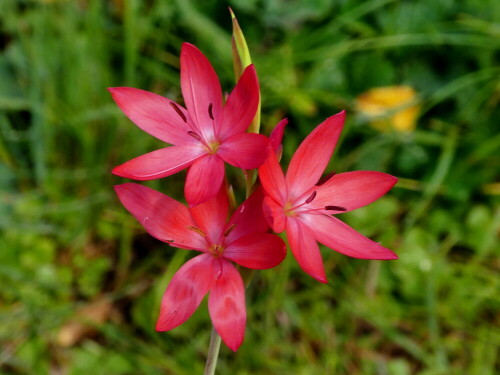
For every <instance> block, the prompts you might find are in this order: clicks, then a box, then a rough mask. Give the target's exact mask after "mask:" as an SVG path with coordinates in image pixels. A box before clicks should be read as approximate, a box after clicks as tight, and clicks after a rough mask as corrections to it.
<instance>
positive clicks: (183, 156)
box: [109, 43, 268, 205]
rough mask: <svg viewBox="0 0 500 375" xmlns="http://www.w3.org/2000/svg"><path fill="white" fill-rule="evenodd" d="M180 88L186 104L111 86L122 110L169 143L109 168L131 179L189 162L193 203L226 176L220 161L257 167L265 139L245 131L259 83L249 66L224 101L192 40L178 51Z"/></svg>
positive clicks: (164, 172) (187, 189)
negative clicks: (179, 52) (184, 106)
mask: <svg viewBox="0 0 500 375" xmlns="http://www.w3.org/2000/svg"><path fill="white" fill-rule="evenodd" d="M180 60H181V88H182V94H183V97H184V102H185V104H186V108H187V110H186V109H184V108H183V107H181V106H180V105H178V104H177V103H175V102H173V101H171V100H169V99H166V98H164V97H162V96H159V95H156V94H153V93H150V92H147V91H143V90H138V89H134V88H130V87H114V88H109V91H110V92H111V94H112V96H113V99H114V100H115V101H116V103H117V104H118V106H119V107H120V108H121V110H122V111H123V112H124V113H125V114H126V115H127V116H128V117H129V118H130V119H131V120H132V121H133V122H134V123H135V124H136V125H137V126H138V127H140V128H141V129H142V130H144V131H145V132H147V133H149V134H151V135H153V136H154V137H156V138H158V139H160V140H162V141H164V142H166V143H170V144H172V145H173V146H172V147H166V148H162V149H159V150H156V151H153V152H150V153H147V154H145V155H142V156H139V157H136V158H135V159H132V160H130V161H128V162H126V163H124V164H122V165H120V166H118V167H116V168H115V169H113V173H114V174H116V175H118V176H122V177H127V178H131V179H135V180H152V179H157V178H161V177H166V176H170V175H172V174H174V173H177V172H179V171H180V170H182V169H184V168H187V167H190V168H189V172H188V175H187V180H186V184H185V196H186V199H187V201H188V202H189V203H190V204H191V205H196V204H199V203H202V202H205V201H207V200H209V199H210V198H213V197H214V196H215V195H216V194H217V192H218V191H219V188H220V187H221V185H222V181H223V180H224V162H227V163H229V164H231V165H234V166H236V167H238V168H242V169H253V168H257V167H259V166H260V165H261V164H262V163H263V162H264V160H265V158H266V152H265V150H266V147H267V144H268V139H267V138H266V137H265V136H264V135H261V134H250V133H245V131H246V129H247V128H248V126H249V125H250V122H251V121H252V119H253V117H254V116H255V113H256V111H257V107H258V105H259V83H258V80H257V75H256V73H255V68H254V66H253V65H250V66H249V67H247V68H246V69H245V71H244V72H243V74H242V76H241V78H240V80H239V81H238V84H237V85H236V87H235V88H234V90H233V92H232V93H231V94H230V95H229V97H228V98H227V101H226V103H225V104H223V100H222V90H221V86H220V83H219V79H218V78H217V75H216V74H215V71H214V69H213V68H212V66H211V65H210V62H209V61H208V60H207V58H206V57H205V56H204V55H203V54H202V53H201V52H200V51H199V50H198V49H197V48H196V47H195V46H193V45H191V44H188V43H184V44H183V45H182V51H181V59H180Z"/></svg>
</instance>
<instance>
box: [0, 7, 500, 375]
mask: <svg viewBox="0 0 500 375" xmlns="http://www.w3.org/2000/svg"><path fill="white" fill-rule="evenodd" d="M229 5H230V6H231V7H232V8H233V10H234V11H235V13H236V15H237V17H238V19H239V23H240V25H241V26H242V29H243V31H244V32H245V36H246V39H247V41H248V44H249V47H250V49H251V53H252V58H253V60H254V62H255V64H256V67H257V70H258V73H259V77H260V81H261V86H262V109H263V129H264V131H265V132H266V133H267V132H269V131H270V129H271V128H272V127H273V126H274V124H275V123H276V122H277V121H278V120H279V119H280V118H281V117H282V116H284V115H286V116H287V117H288V118H289V120H290V125H289V126H288V129H287V134H286V135H285V148H284V161H287V160H289V158H290V156H291V154H292V153H293V151H294V149H295V147H296V145H297V144H298V143H299V142H300V141H301V140H302V139H303V137H305V135H306V134H307V133H308V132H309V131H310V130H311V129H312V128H313V127H314V126H315V125H316V124H319V123H320V122H321V121H322V120H323V119H324V118H325V117H327V116H329V115H331V114H334V113H336V112H338V111H339V110H341V109H342V108H346V109H347V110H348V111H349V115H348V123H347V126H346V129H345V131H344V135H343V139H342V142H341V144H339V146H338V148H337V151H336V155H335V158H334V159H333V161H332V164H331V168H332V169H335V170H337V171H346V170H355V169H373V170H379V171H385V172H388V173H391V174H393V175H396V176H398V177H400V183H399V184H398V186H397V187H396V188H395V189H394V190H393V191H392V192H391V193H390V194H389V195H388V196H386V197H384V198H383V199H381V200H379V201H378V202H376V203H374V204H372V205H370V206H368V207H366V208H363V209H360V210H359V211H356V212H353V213H349V214H344V215H342V218H343V219H345V220H346V222H348V223H349V224H351V225H352V226H354V227H355V228H356V229H358V230H359V231H360V232H362V233H364V234H366V235H368V236H370V237H371V238H373V239H375V240H377V241H382V242H383V243H384V245H386V246H388V247H390V248H393V249H395V251H396V252H397V253H398V254H399V256H400V260H398V261H394V262H386V263H381V262H375V261H372V262H370V261H362V260H354V259H348V258H347V257H344V256H341V255H339V254H336V253H333V252H331V251H329V250H326V249H325V250H324V252H323V255H324V258H325V267H326V269H327V275H329V284H327V285H322V284H319V283H317V282H315V281H313V280H312V279H311V278H308V277H307V276H306V275H305V274H303V273H302V272H301V271H300V270H299V269H298V266H297V265H296V263H295V261H294V260H293V258H292V257H291V256H288V257H287V259H286V261H285V262H284V263H283V264H282V265H281V266H280V267H279V268H278V269H277V270H275V271H273V272H258V273H256V275H255V278H254V280H253V282H252V285H251V286H250V288H249V289H248V293H247V305H248V315H249V316H248V325H247V333H246V339H245V343H244V345H243V346H242V347H241V349H240V350H239V351H238V352H237V353H236V354H233V353H232V352H230V351H229V350H228V349H227V348H223V349H222V352H221V359H220V363H219V368H218V373H220V374H239V375H245V374H304V375H305V374H368V375H369V374H383V375H385V374H388V375H407V374H422V375H437V374H446V375H448V374H473V375H475V374H477V375H488V374H491V375H493V374H495V373H498V372H499V371H500V364H499V363H500V361H499V353H498V347H499V346H500V328H499V326H500V320H499V316H500V315H499V311H500V300H499V297H498V296H499V292H500V288H499V286H500V281H499V278H498V271H499V269H500V259H499V247H500V246H499V243H500V241H499V233H500V207H499V205H498V202H499V195H500V185H498V183H499V182H500V134H499V129H500V128H499V126H498V118H499V114H500V113H499V106H498V103H499V100H500V82H499V80H498V77H499V73H500V66H499V56H500V51H499V47H500V3H499V2H498V1H497V0H462V1H453V0H420V1H411V0H406V1H405V0H367V1H360V0H336V1H329V0H314V1H306V0H293V1H285V0H268V1H258V0H251V1H250V0H232V1H231V0H230V1H229ZM230 30H231V21H230V16H229V13H228V11H227V4H226V3H225V2H222V1H215V0H207V1H203V2H202V1H198V2H197V1H194V0H190V1H188V0H175V1H174V0H172V1H149V0H148V1H140V0H114V1H98V0H80V1H70V0H67V1H65V0H52V1H50V0H38V1H35V0H2V1H1V2H0V230H1V232H2V233H1V236H0V249H1V251H0V285H1V286H2V287H1V289H0V322H1V324H0V373H1V374H16V375H17V374H30V375H31V374H37V375H44V374H61V373H62V374H70V375H79V374H89V373H92V374H95V375H99V374H198V373H201V372H202V369H203V366H204V358H205V353H206V349H207V346H208V338H209V331H210V321H209V318H208V313H207V310H206V305H204V304H202V306H201V307H200V309H199V310H198V311H197V312H196V313H195V315H194V316H193V317H192V318H191V319H190V320H189V321H188V322H187V323H186V324H184V325H183V326H181V327H179V328H176V329H175V330H173V331H172V332H169V333H156V332H154V330H153V327H154V321H155V319H156V314H157V310H158V306H159V301H160V298H161V295H162V293H163V291H164V289H165V287H166V285H167V284H168V281H169V280H170V278H171V277H172V275H173V273H174V272H175V271H176V270H177V269H178V268H179V266H180V265H181V264H182V263H183V262H184V261H185V260H186V259H187V257H189V256H190V254H189V253H188V252H185V251H181V250H177V251H176V250H174V249H173V248H169V247H168V246H166V245H165V244H162V243H159V242H158V241H155V240H153V239H151V238H149V237H148V236H147V235H145V234H144V231H143V229H142V228H140V227H139V225H138V224H137V223H136V222H135V221H134V219H133V218H132V217H131V216H130V215H129V214H128V213H127V212H126V211H125V210H124V209H123V208H122V207H121V206H120V205H119V204H118V202H117V200H116V199H115V198H114V195H113V191H112V185H113V184H115V183H120V182H121V181H122V180H120V179H119V178H115V177H113V176H111V175H110V172H109V171H110V169H111V168H112V166H115V165H117V164H119V163H121V162H124V161H126V160H128V159H130V158H132V157H133V156H136V155H140V154H142V153H145V152H147V151H150V150H153V149H155V147H158V146H159V143H158V141H156V140H154V139H153V138H152V137H150V136H148V135H147V134H144V133H142V132H141V131H140V130H139V129H138V128H136V127H134V126H133V125H132V124H131V123H130V121H128V120H127V119H126V118H125V116H124V115H123V114H122V113H121V112H120V111H119V110H118V108H117V107H116V106H115V104H114V103H113V102H112V100H111V98H110V96H109V94H108V93H107V91H106V87H109V86H134V87H138V88H142V89H145V90H150V91H153V92H156V93H158V94H162V95H166V96H168V97H169V98H171V99H176V100H181V98H180V89H179V71H178V55H179V50H180V46H181V43H182V42H183V41H188V42H191V43H194V44H196V45H197V46H198V47H199V48H200V49H201V50H202V51H204V53H205V54H206V55H207V57H208V58H209V59H210V60H211V61H212V62H213V64H214V67H215V69H216V70H217V72H218V73H219V74H220V77H221V80H222V84H223V87H224V88H225V89H226V90H230V89H231V87H232V86H233V85H234V82H233V81H232V77H233V74H232V71H231V68H232V64H231V48H230ZM400 84H405V85H408V86H411V87H414V88H415V89H416V90H417V91H418V93H419V95H420V96H419V101H420V104H421V105H422V107H423V112H422V114H421V117H420V119H419V122H418V127H417V130H416V131H414V132H412V133H405V134H399V133H378V132H377V131H376V130H374V129H372V128H371V127H369V126H368V125H367V119H366V118H364V117H363V116H362V115H360V114H357V113H356V111H355V106H354V99H355V98H356V96H357V95H359V94H361V93H362V92H363V91H365V90H367V89H370V88H373V87H377V86H390V85H400ZM182 182H183V176H182V174H180V175H178V176H174V177H171V178H168V179H164V180H162V181H156V182H151V183H149V185H151V186H153V187H156V188H161V189H162V190H163V191H166V192H169V193H170V194H172V195H174V196H177V197H180V196H181V188H180V187H181V186H182ZM494 183H496V185H495V184H494ZM95 300H106V301H110V303H109V306H111V307H110V308H109V310H110V311H106V314H105V316H106V317H105V318H102V319H101V320H100V321H99V324H97V326H96V327H94V328H95V329H94V330H93V331H94V332H90V331H89V332H86V333H85V334H81V335H80V336H81V337H76V338H75V337H73V338H74V339H75V342H74V343H72V344H66V345H62V343H61V330H62V329H63V328H64V327H65V326H66V325H67V322H68V321H69V320H75V319H76V320H78V319H80V320H82V319H83V320H85V317H83V318H82V317H81V316H80V317H78V313H75V312H76V311H80V307H82V306H86V305H88V304H89V303H91V302H92V301H95ZM73 335H74V336H78V335H77V334H75V333H73Z"/></svg>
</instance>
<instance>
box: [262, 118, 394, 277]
mask: <svg viewBox="0 0 500 375" xmlns="http://www.w3.org/2000/svg"><path fill="white" fill-rule="evenodd" d="M344 119H345V112H341V113H339V114H337V115H335V116H332V117H329V118H328V119H326V120H325V121H324V122H323V123H321V124H320V125H319V126H318V127H317V128H316V129H314V130H313V132H312V133H311V134H309V135H308V136H307V138H306V139H305V140H304V141H303V142H302V144H301V145H300V146H299V148H298V149H297V151H296V152H295V154H294V156H293V157H292V160H291V161H290V165H289V167H288V171H287V174H286V177H285V175H284V174H283V171H282V169H281V167H280V165H279V163H278V160H277V158H276V155H275V153H274V152H273V151H272V150H270V152H269V157H268V159H267V160H266V162H265V163H264V165H262V166H261V167H260V168H259V176H260V181H261V182H262V186H263V187H264V189H265V191H266V193H267V196H266V198H265V199H264V211H265V213H266V219H268V221H269V222H270V224H271V226H272V228H273V230H274V231H275V232H276V233H280V232H282V231H284V230H286V234H287V238H288V242H289V244H290V248H291V250H292V253H293V255H294V256H295V259H297V262H298V263H299V265H300V266H301V267H302V269H303V270H304V271H305V272H307V273H308V274H309V275H311V276H312V277H314V278H315V279H317V280H319V281H321V282H324V283H326V276H325V271H324V268H323V261H322V259H321V254H320V251H319V247H318V244H317V241H318V242H320V243H322V244H324V245H325V246H327V247H330V248H332V249H334V250H336V251H338V252H340V253H342V254H345V255H348V256H351V257H354V258H363V259H397V255H396V254H394V253H393V252H392V251H391V250H389V249H386V248H385V247H383V246H381V245H379V244H378V243H375V242H373V241H371V240H369V239H368V238H366V237H364V236H362V235H361V234H359V233H358V232H356V231H355V230H354V229H352V228H351V227H349V226H348V225H346V224H344V223H343V222H342V221H340V220H338V219H337V218H335V217H333V216H331V215H332V214H338V213H341V212H346V211H351V210H354V209H357V208H359V207H363V206H365V205H367V204H370V203H372V202H373V201H375V200H377V199H378V198H380V197H381V196H382V195H384V194H385V193H387V191H389V190H390V189H391V188H392V187H393V186H394V184H395V183H396V182H397V179H396V178H395V177H393V176H390V175H388V174H385V173H380V172H366V171H358V172H347V173H340V174H337V175H334V174H330V175H328V176H326V177H324V178H321V176H322V173H323V171H324V169H325V168H326V166H327V164H328V161H329V160H330V158H331V156H332V153H333V150H334V149H335V145H336V144H337V140H338V138H339V136H340V133H341V131H342V127H343V125H344Z"/></svg>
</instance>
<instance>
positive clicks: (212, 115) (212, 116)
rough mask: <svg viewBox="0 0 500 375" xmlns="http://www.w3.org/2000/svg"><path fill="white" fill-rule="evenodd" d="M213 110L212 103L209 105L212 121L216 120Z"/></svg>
mask: <svg viewBox="0 0 500 375" xmlns="http://www.w3.org/2000/svg"><path fill="white" fill-rule="evenodd" d="M212 109H213V104H212V103H210V104H209V106H208V115H209V116H210V118H211V119H212V120H214V114H213V112H212Z"/></svg>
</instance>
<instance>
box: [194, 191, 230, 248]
mask: <svg viewBox="0 0 500 375" xmlns="http://www.w3.org/2000/svg"><path fill="white" fill-rule="evenodd" d="M189 211H190V212H191V216H192V217H193V219H194V221H195V222H196V223H197V227H198V228H199V229H201V230H202V231H203V232H204V233H205V234H206V235H207V241H208V242H210V243H212V244H219V243H220V242H221V240H222V235H223V232H224V227H225V225H226V220H227V214H228V212H229V202H228V199H227V193H226V189H225V187H224V184H222V185H221V187H220V188H219V192H218V193H217V195H216V196H215V197H214V198H212V199H210V200H208V201H206V202H203V203H201V204H199V205H197V206H195V207H191V208H190V209H189Z"/></svg>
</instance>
